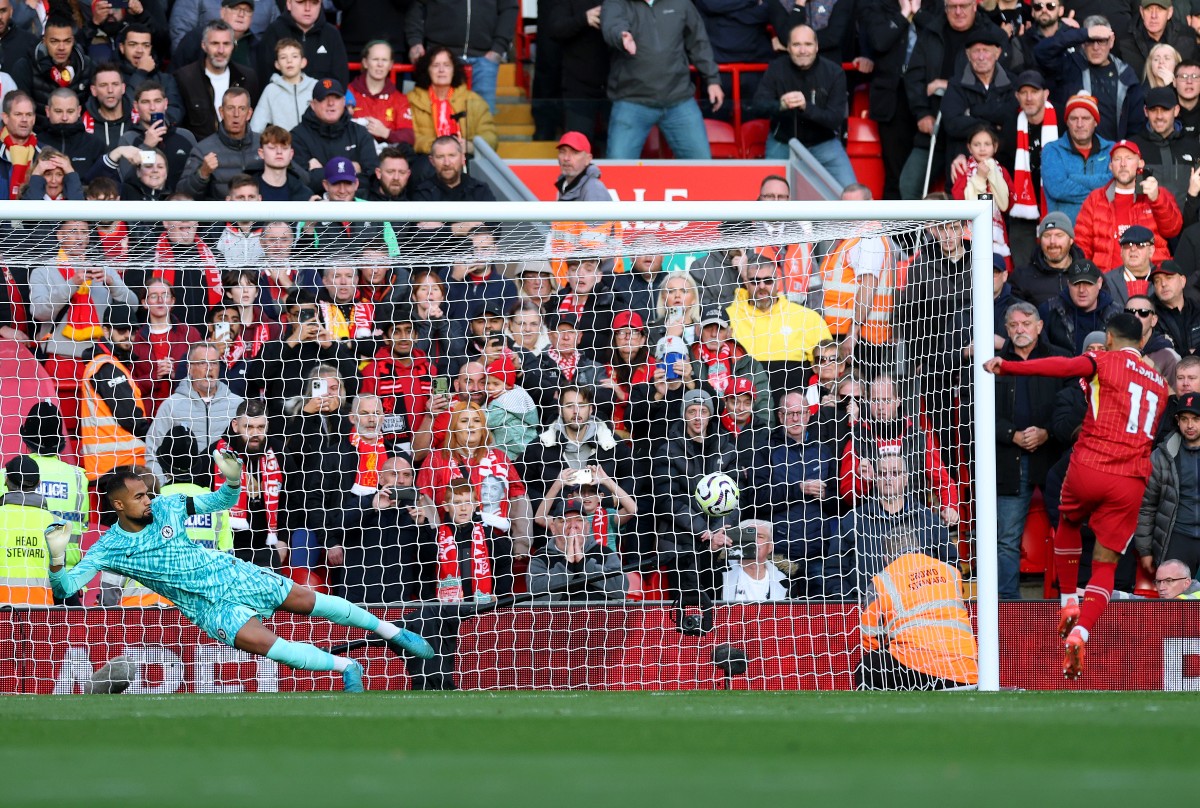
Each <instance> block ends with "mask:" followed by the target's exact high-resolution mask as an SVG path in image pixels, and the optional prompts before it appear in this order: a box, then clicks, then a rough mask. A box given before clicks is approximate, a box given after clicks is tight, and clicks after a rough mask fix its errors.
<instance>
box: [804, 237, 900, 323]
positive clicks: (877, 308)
mask: <svg viewBox="0 0 1200 808" xmlns="http://www.w3.org/2000/svg"><path fill="white" fill-rule="evenodd" d="M878 240H879V241H880V242H881V243H882V244H883V268H882V269H881V270H880V272H879V276H878V281H877V283H876V284H875V294H874V297H873V298H872V300H871V309H870V311H869V312H868V314H867V321H866V322H865V323H860V325H859V334H858V336H859V339H861V340H862V341H864V342H868V343H870V344H872V345H884V344H886V343H887V342H889V341H891V338H892V325H891V322H892V306H893V305H894V302H895V295H896V285H895V271H894V263H893V262H894V260H895V259H894V257H893V255H892V242H891V239H888V238H882V237H881V238H879V239H878ZM861 243H862V239H861V238H848V239H844V240H842V241H841V242H839V243H838V245H837V247H836V248H835V249H834V250H833V252H831V253H829V255H827V256H825V260H823V261H822V262H821V288H822V290H823V292H824V298H823V302H822V309H823V310H824V314H825V322H827V323H829V330H830V331H831V332H832V333H833V334H836V335H838V336H845V335H846V334H849V333H850V328H851V326H853V325H854V302H855V300H856V298H857V297H858V276H857V274H856V272H855V267H854V266H853V265H852V264H851V262H850V257H851V255H852V254H853V252H854V248H855V247H859V255H860V260H861V253H862V247H861V246H860V245H861Z"/></svg>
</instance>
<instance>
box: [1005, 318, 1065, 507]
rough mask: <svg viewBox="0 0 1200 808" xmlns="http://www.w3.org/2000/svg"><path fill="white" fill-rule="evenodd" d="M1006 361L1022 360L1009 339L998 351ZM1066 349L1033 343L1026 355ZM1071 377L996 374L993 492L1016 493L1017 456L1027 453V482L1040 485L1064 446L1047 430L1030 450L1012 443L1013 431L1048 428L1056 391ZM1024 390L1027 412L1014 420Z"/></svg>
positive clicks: (1036, 356) (1034, 356) (1038, 355)
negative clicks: (1019, 396) (1032, 450)
mask: <svg viewBox="0 0 1200 808" xmlns="http://www.w3.org/2000/svg"><path fill="white" fill-rule="evenodd" d="M998 355H999V356H1000V358H1001V359H1003V360H1004V361H1006V362H1020V361H1022V360H1021V358H1020V357H1019V356H1017V354H1016V352H1015V351H1014V350H1013V347H1012V342H1011V341H1009V342H1006V343H1005V344H1004V348H1003V349H1001V351H1000V353H999V354H998ZM1066 355H1067V353H1066V351H1062V350H1060V349H1058V348H1054V347H1051V346H1048V345H1042V344H1037V345H1034V346H1033V353H1031V354H1030V355H1029V358H1030V359H1041V358H1043V357H1047V356H1066ZM1073 383H1074V381H1073V380H1071V379H1056V378H1052V377H1050V376H997V377H996V493H997V494H999V495H1000V496H1016V495H1017V494H1018V493H1019V483H1020V479H1021V458H1023V457H1025V456H1028V457H1029V482H1030V484H1031V485H1042V484H1044V483H1045V482H1046V472H1047V471H1049V470H1050V467H1051V466H1053V465H1054V464H1055V462H1057V460H1058V458H1059V456H1060V455H1061V454H1062V451H1063V449H1064V448H1065V447H1064V446H1062V444H1060V443H1059V442H1058V441H1057V440H1056V439H1055V438H1054V436H1053V434H1051V436H1050V439H1049V440H1047V441H1046V442H1045V443H1043V444H1042V445H1041V446H1040V447H1038V449H1037V451H1035V452H1033V453H1032V454H1031V453H1029V452H1027V451H1025V450H1024V449H1022V448H1021V447H1020V446H1017V445H1016V444H1015V443H1013V440H1012V439H1013V435H1014V434H1015V433H1016V432H1018V431H1019V430H1022V429H1025V428H1026V427H1030V426H1038V427H1041V428H1042V429H1045V430H1046V431H1047V432H1050V429H1051V426H1052V425H1053V424H1052V422H1053V418H1054V408H1055V405H1056V403H1057V401H1058V394H1059V392H1060V391H1061V390H1063V389H1064V388H1065V387H1067V386H1068V385H1071V384H1073ZM1022 390H1023V391H1024V395H1025V396H1026V400H1027V406H1028V412H1027V413H1026V417H1025V418H1024V419H1022V420H1021V421H1020V422H1018V421H1016V420H1015V418H1016V414H1017V413H1016V410H1017V395H1018V392H1019V391H1022Z"/></svg>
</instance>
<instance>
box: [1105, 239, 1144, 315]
mask: <svg viewBox="0 0 1200 808" xmlns="http://www.w3.org/2000/svg"><path fill="white" fill-rule="evenodd" d="M1118 241H1120V243H1121V265H1120V266H1118V267H1116V268H1115V269H1110V270H1109V271H1108V272H1105V273H1104V287H1105V288H1106V289H1108V293H1109V294H1110V295H1112V299H1113V301H1114V302H1116V303H1120V304H1121V305H1122V306H1124V305H1125V301H1126V300H1128V299H1129V298H1130V297H1133V296H1134V295H1145V294H1146V293H1147V292H1149V291H1150V289H1151V285H1150V271H1151V270H1152V269H1154V266H1153V264H1151V263H1150V256H1151V255H1153V253H1154V233H1152V232H1150V228H1148V227H1142V226H1141V225H1140V224H1135V225H1133V226H1131V227H1128V228H1126V229H1125V232H1124V233H1122V234H1121V238H1120V239H1118Z"/></svg>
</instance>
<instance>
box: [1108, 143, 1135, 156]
mask: <svg viewBox="0 0 1200 808" xmlns="http://www.w3.org/2000/svg"><path fill="white" fill-rule="evenodd" d="M1117 149H1128V150H1129V151H1131V152H1133V153H1134V154H1136V155H1137V156H1138V157H1141V156H1142V150H1141V149H1139V148H1138V144H1136V143H1134V142H1133V141H1132V140H1118V141H1117V142H1116V143H1114V144H1112V148H1111V149H1109V150H1108V155H1109V157H1111V156H1112V153H1113V152H1115V151H1116V150H1117Z"/></svg>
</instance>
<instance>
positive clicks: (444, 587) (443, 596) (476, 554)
mask: <svg viewBox="0 0 1200 808" xmlns="http://www.w3.org/2000/svg"><path fill="white" fill-rule="evenodd" d="M437 550H438V587H437V597H438V600H439V601H441V602H442V603H461V602H462V600H463V585H462V566H461V565H460V564H459V560H458V542H457V541H455V540H454V527H453V526H452V525H441V526H440V527H438V530H437ZM471 592H472V593H473V594H474V595H475V596H476V597H477V598H478V596H480V595H487V596H489V597H490V596H491V594H492V559H491V557H490V556H489V555H488V546H487V536H486V535H484V532H483V525H481V524H479V523H478V522H476V523H474V524H473V525H471Z"/></svg>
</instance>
